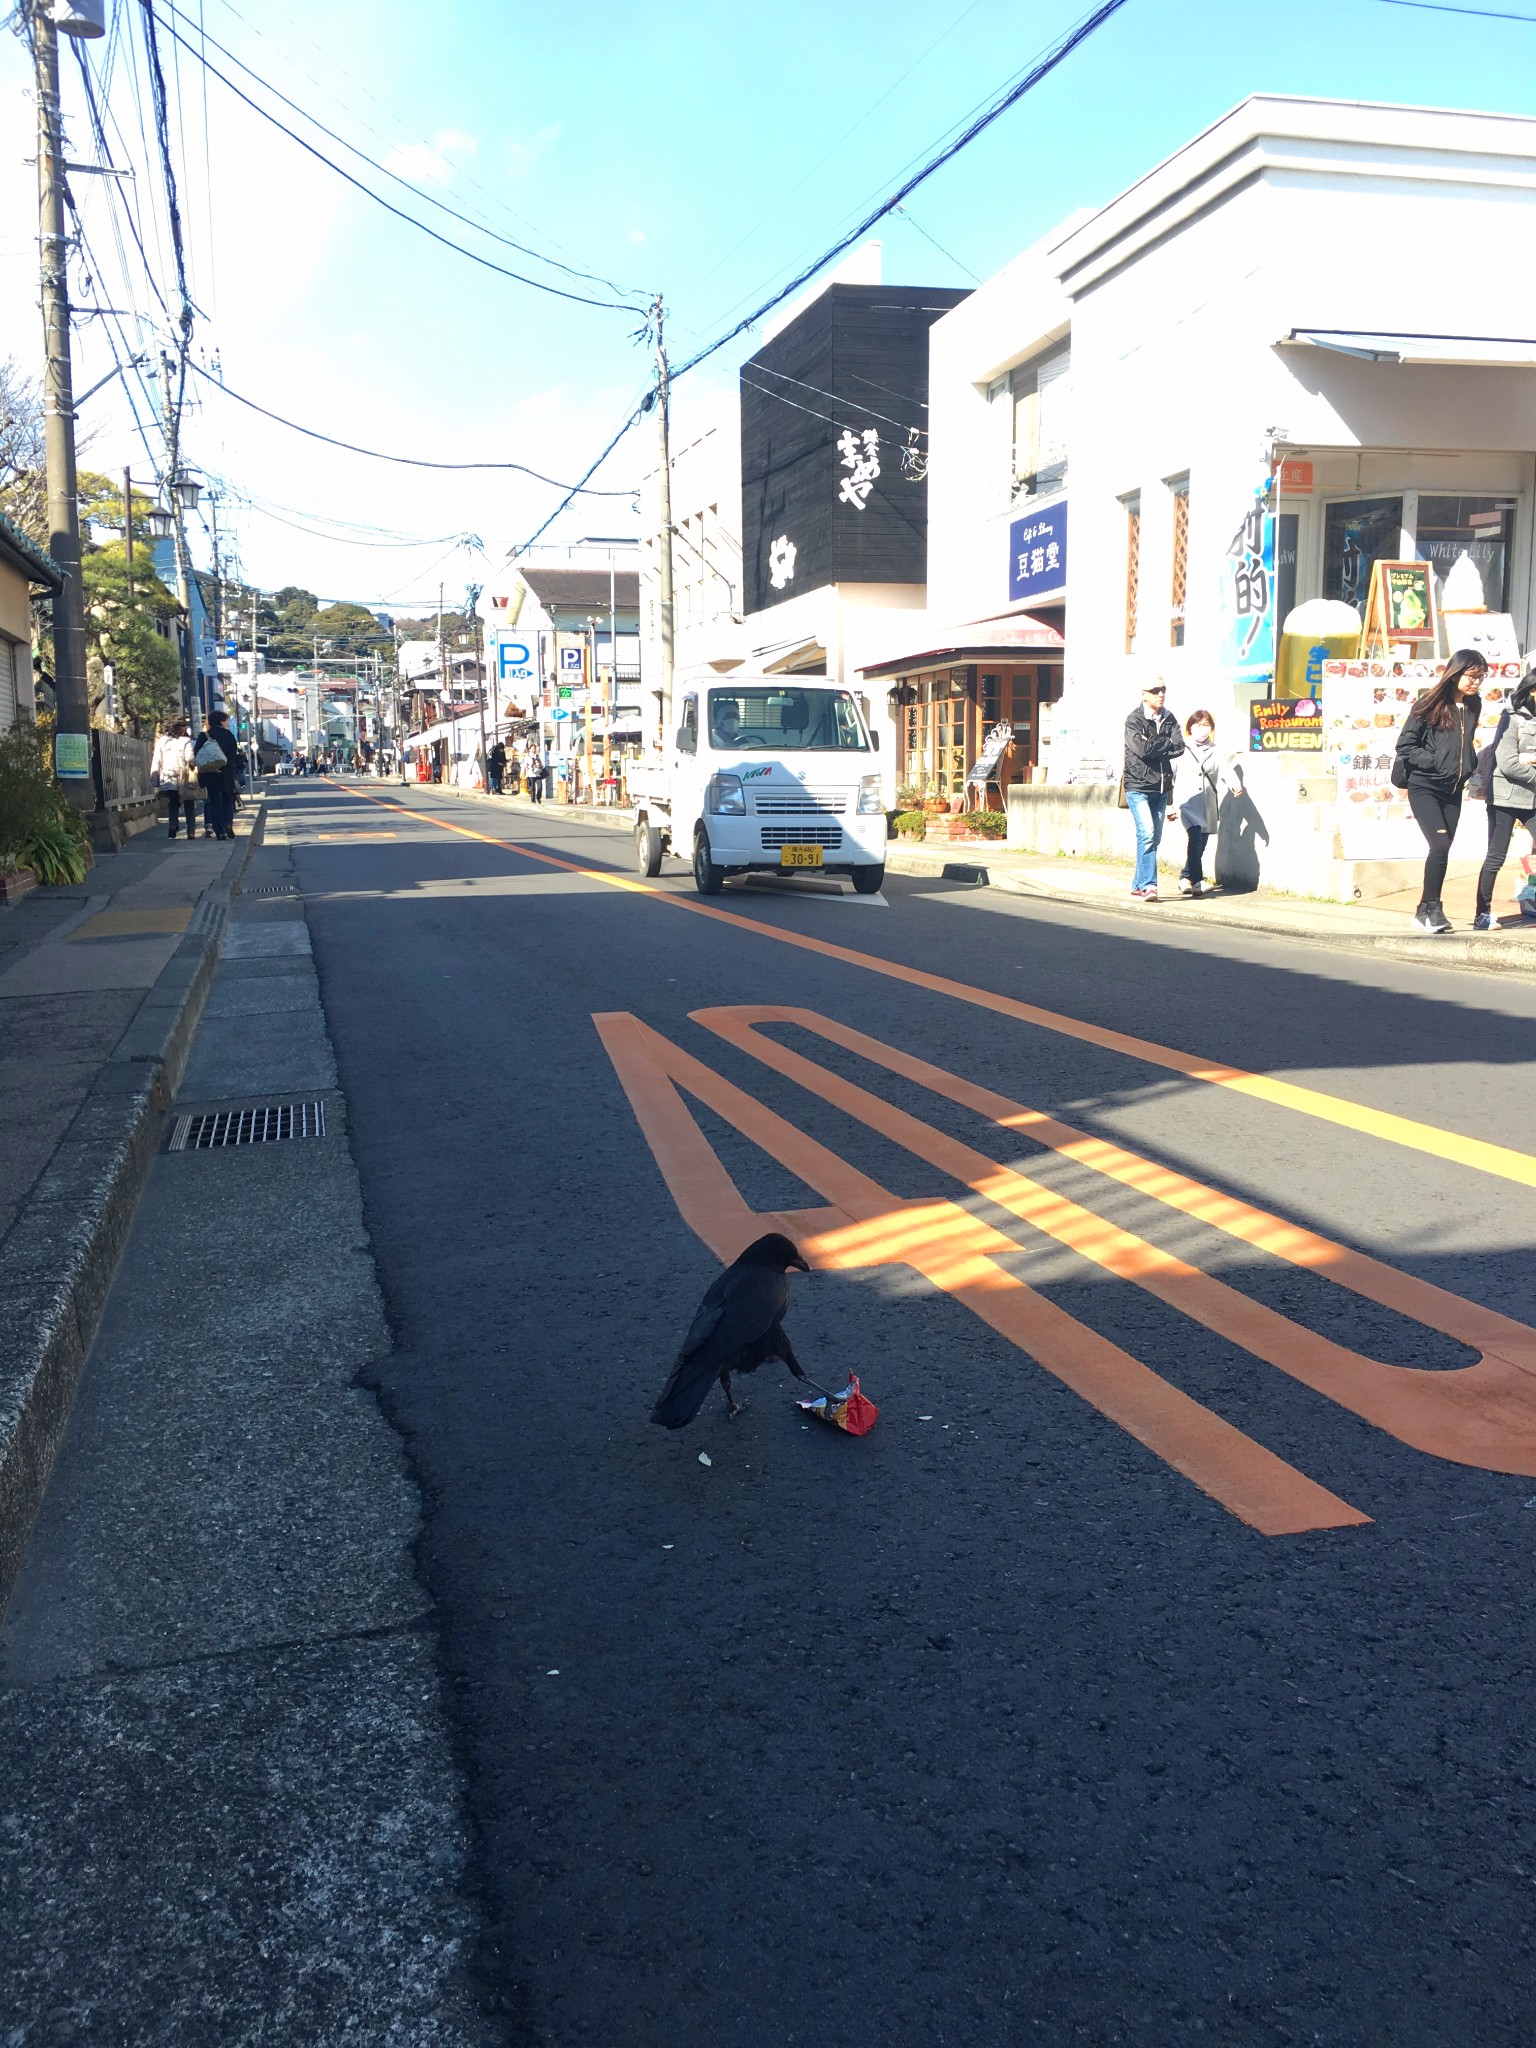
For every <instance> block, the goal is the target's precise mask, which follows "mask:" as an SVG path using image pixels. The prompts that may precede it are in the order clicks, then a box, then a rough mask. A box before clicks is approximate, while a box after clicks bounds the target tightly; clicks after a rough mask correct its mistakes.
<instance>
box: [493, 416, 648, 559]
mask: <svg viewBox="0 0 1536 2048" xmlns="http://www.w3.org/2000/svg"><path fill="white" fill-rule="evenodd" d="M655 403H656V394H655V391H654V390H651V391H647V393H646V394H645V396H644V398H642V399H641V401H640V403H639V404H638V405H637V406H636V407H635V409H634V411H633V412H632V413H631V414H630V416H629V418H628V419H627V420H626V421H625V422H624V424H623V426H622V427H620V429H619V431H618V432H617V433H616V434H615V435H614V437H613V439H612V440H611V441H610V442H609V443H608V446H607V447H606V448H605V449H604V450H603V452H602V454H601V455H599V456H598V458H597V460H596V462H594V463H593V464H592V466H591V468H590V469H588V470H587V471H586V472H585V473H584V474H583V476H582V478H581V480H580V482H579V483H574V484H572V486H571V488H570V489H569V490H568V491H567V492H566V494H565V496H564V497H563V498H562V499H561V500H560V502H559V504H558V505H557V506H556V507H555V509H554V511H553V512H551V513H550V515H549V517H548V518H547V519H546V520H545V521H544V523H543V525H542V526H537V527H535V528H534V530H533V532H532V533H530V534H529V536H528V538H527V539H526V540H525V541H522V542H520V543H519V545H518V546H517V547H515V548H513V549H512V551H511V553H510V554H509V555H508V556H507V560H508V561H513V560H515V559H516V557H517V556H518V555H523V554H526V553H527V552H528V550H529V548H531V547H532V546H533V544H534V542H535V541H536V540H538V538H539V537H540V535H541V534H545V533H548V531H549V529H550V528H551V527H552V526H553V525H554V523H555V521H556V520H557V519H558V518H559V517H560V514H561V513H562V512H563V511H564V510H565V508H566V506H567V505H569V504H570V502H571V500H572V499H573V498H574V497H576V496H578V495H579V494H581V493H585V495H586V496H587V497H589V498H632V497H633V496H634V495H635V494H634V492H633V491H588V490H587V489H586V484H587V478H588V477H593V476H596V474H597V472H598V471H599V470H600V469H601V468H602V466H603V464H604V463H605V462H606V461H607V460H608V458H609V456H610V455H611V454H612V453H613V451H614V449H615V448H617V447H618V445H619V443H620V442H621V441H622V440H623V438H624V436H625V435H626V434H627V433H628V432H629V430H630V428H631V427H632V426H634V425H635V424H636V422H637V421H638V420H641V419H643V418H644V416H645V415H646V413H648V412H649V411H650V410H651V408H652V406H653V405H654V404H655Z"/></svg>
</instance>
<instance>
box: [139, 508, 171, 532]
mask: <svg viewBox="0 0 1536 2048" xmlns="http://www.w3.org/2000/svg"><path fill="white" fill-rule="evenodd" d="M144 524H145V525H146V526H147V527H148V528H149V537H150V539H151V540H169V539H170V537H171V535H172V534H173V533H174V532H175V531H176V519H175V515H174V514H173V513H170V512H167V511H166V509H165V507H164V506H163V505H151V506H150V508H149V510H148V511H147V512H146V513H145V514H144Z"/></svg>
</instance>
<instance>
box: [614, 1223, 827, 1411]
mask: <svg viewBox="0 0 1536 2048" xmlns="http://www.w3.org/2000/svg"><path fill="white" fill-rule="evenodd" d="M810 1270H811V1269H810V1267H809V1266H808V1265H807V1264H806V1263H805V1260H804V1259H802V1258H801V1256H800V1254H799V1253H798V1252H797V1251H796V1250H795V1248H794V1246H793V1245H792V1244H791V1243H790V1241H789V1239H788V1238H787V1237H784V1236H782V1235H781V1234H780V1233H779V1232H778V1231H773V1232H771V1233H770V1234H769V1235H768V1236H767V1237H760V1238H758V1239H757V1240H756V1241H755V1242H754V1243H752V1244H749V1245H748V1246H747V1248H746V1250H745V1251H744V1252H743V1253H742V1254H741V1257H740V1258H739V1259H737V1261H736V1263H735V1265H734V1266H727V1267H726V1269H725V1271H724V1272H723V1273H721V1274H719V1275H718V1276H717V1278H716V1279H715V1280H714V1281H713V1282H712V1283H711V1285H710V1289H709V1292H708V1293H707V1294H706V1295H705V1297H704V1299H703V1300H702V1301H701V1302H700V1303H699V1309H698V1313H697V1315H695V1317H694V1319H693V1321H692V1322H691V1323H690V1324H689V1325H688V1334H687V1336H686V1337H685V1338H684V1339H683V1345H682V1349H681V1350H680V1351H679V1352H678V1354H677V1363H676V1364H675V1365H674V1366H673V1368H672V1371H671V1375H670V1377H669V1378H668V1380H667V1384H666V1385H665V1386H664V1387H663V1388H662V1390H661V1398H660V1399H659V1400H658V1401H657V1403H656V1406H655V1407H654V1408H653V1409H652V1410H651V1420H652V1422H659V1423H660V1424H661V1426H662V1428H663V1429H683V1428H685V1427H686V1426H687V1424H688V1423H690V1422H692V1420H693V1418H694V1417H695V1415H697V1414H698V1412H699V1410H700V1409H701V1408H702V1407H703V1405H704V1397H705V1395H706V1394H707V1393H708V1392H709V1389H710V1386H711V1385H712V1383H713V1382H714V1381H715V1380H717V1379H718V1380H719V1382H720V1384H721V1386H722V1387H724V1389H725V1400H726V1406H727V1407H728V1408H729V1410H730V1412H731V1414H732V1415H739V1414H740V1413H741V1411H742V1407H743V1406H744V1405H745V1404H744V1403H742V1402H739V1401H737V1399H736V1397H735V1396H734V1395H733V1394H732V1392H731V1374H732V1373H733V1372H755V1371H756V1370H757V1368H758V1367H759V1366H760V1365H762V1364H763V1363H764V1361H765V1360H767V1359H770V1358H782V1359H783V1361H784V1363H785V1364H786V1365H787V1366H788V1367H789V1369H790V1371H791V1372H792V1373H793V1374H794V1376H795V1378H796V1379H797V1380H803V1379H805V1377H806V1376H805V1373H804V1372H803V1370H802V1369H801V1365H800V1361H799V1359H798V1358H796V1356H795V1352H794V1346H793V1345H792V1344H791V1343H790V1341H789V1339H788V1337H786V1336H785V1334H784V1329H783V1324H782V1322H781V1320H780V1319H781V1317H782V1316H783V1314H784V1311H785V1309H787V1308H788V1306H789V1277H788V1276H789V1274H790V1272H791V1271H794V1272H796V1273H809V1271H810ZM807 1384H809V1382H807Z"/></svg>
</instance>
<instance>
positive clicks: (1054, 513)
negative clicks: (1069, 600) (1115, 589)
mask: <svg viewBox="0 0 1536 2048" xmlns="http://www.w3.org/2000/svg"><path fill="white" fill-rule="evenodd" d="M1066 581H1067V501H1066V499H1065V498H1063V499H1062V501H1061V502H1060V504H1058V505H1047V506H1046V507H1045V508H1044V510H1043V511H1040V512H1026V513H1025V514H1024V516H1023V518H1022V519H1015V520H1014V521H1013V523H1012V524H1011V525H1010V526H1009V528H1008V597H1009V601H1010V603H1016V602H1017V601H1018V600H1019V599H1020V598H1026V599H1027V598H1037V597H1046V596H1053V595H1055V594H1056V593H1057V592H1059V591H1061V590H1062V589H1064V588H1065V586H1066Z"/></svg>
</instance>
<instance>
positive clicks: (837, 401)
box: [741, 363, 928, 434]
mask: <svg viewBox="0 0 1536 2048" xmlns="http://www.w3.org/2000/svg"><path fill="white" fill-rule="evenodd" d="M752 367H753V369H754V370H757V371H759V372H760V373H761V374H762V375H763V376H765V377H782V378H783V380H784V382H785V383H786V384H798V385H799V387H800V389H801V390H802V391H810V392H814V394H815V395H816V397H817V398H826V399H830V400H831V402H832V404H833V405H851V406H855V407H857V409H858V410H859V411H860V412H864V413H868V414H869V417H870V418H871V419H872V420H880V421H882V422H883V423H884V424H885V425H886V426H888V427H899V428H900V429H901V431H902V432H903V433H904V434H926V433H927V432H928V429H927V428H926V427H914V426H913V425H912V424H911V423H910V421H908V420H897V419H892V417H891V415H890V414H889V413H888V412H876V411H875V408H874V407H873V406H872V405H866V404H865V403H864V401H863V400H862V399H861V398H849V397H848V395H847V394H846V392H845V393H844V394H843V395H842V396H841V397H839V395H838V393H837V392H835V391H824V390H823V389H822V387H821V386H820V385H819V384H807V383H806V381H805V379H804V378H803V377H791V376H790V374H789V372H788V371H787V370H771V369H770V368H769V367H768V365H767V364H766V363H754V364H753V365H752ZM741 374H742V378H743V380H745V378H746V371H745V370H743V371H742V373H741ZM859 382H860V383H861V384H868V383H869V379H868V378H867V377H861V378H860V379H859ZM752 388H753V390H754V391H761V392H762V393H763V396H764V397H765V398H778V399H782V400H783V403H784V404H785V405H792V404H793V403H794V400H793V399H790V398H785V397H784V394H783V393H782V392H779V391H769V390H767V389H766V387H765V386H763V385H761V384H755V385H753V387H752ZM870 388H871V389H872V390H875V391H884V390H888V389H889V386H888V385H883V384H875V385H872V386H871V387H870ZM891 396H892V397H893V398H900V396H901V393H900V392H899V391H892V392H891ZM798 410H799V411H801V412H809V411H810V407H809V406H804V405H803V406H800V407H799V408H798ZM816 417H817V418H818V419H826V418H827V417H828V415H827V414H826V413H818V414H817V415H816ZM831 424H832V425H833V426H834V427H842V426H847V425H848V424H849V422H848V421H846V420H833V421H832V422H831ZM854 431H856V432H857V431H860V430H859V429H855V430H854Z"/></svg>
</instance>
